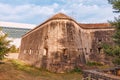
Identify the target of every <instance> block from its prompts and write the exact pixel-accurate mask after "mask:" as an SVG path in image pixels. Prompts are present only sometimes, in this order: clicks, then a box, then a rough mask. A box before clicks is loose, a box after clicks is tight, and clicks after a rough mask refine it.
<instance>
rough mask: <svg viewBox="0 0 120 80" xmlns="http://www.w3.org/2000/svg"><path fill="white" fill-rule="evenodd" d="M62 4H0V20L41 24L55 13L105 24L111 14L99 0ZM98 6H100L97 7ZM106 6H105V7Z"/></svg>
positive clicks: (112, 16)
mask: <svg viewBox="0 0 120 80" xmlns="http://www.w3.org/2000/svg"><path fill="white" fill-rule="evenodd" d="M61 1H63V2H64V4H59V3H54V4H52V5H43V6H40V5H35V4H26V5H25V4H24V5H17V6H13V5H10V4H3V3H0V9H1V10H0V20H3V21H17V22H29V23H35V24H38V23H41V22H43V20H47V18H48V17H50V16H52V15H53V14H55V13H57V12H63V13H66V14H68V15H70V16H72V17H73V18H75V19H76V20H77V21H78V22H88V23H89V22H107V20H112V19H113V18H114V16H117V14H113V12H112V11H113V10H112V7H111V5H109V4H108V3H107V1H106V2H105V3H103V2H101V0H76V1H75V0H61ZM99 4H100V5H99ZM106 4H107V5H106Z"/></svg>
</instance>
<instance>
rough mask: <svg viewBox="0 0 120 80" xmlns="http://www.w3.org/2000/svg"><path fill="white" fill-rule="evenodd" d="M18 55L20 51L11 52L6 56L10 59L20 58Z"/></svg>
mask: <svg viewBox="0 0 120 80" xmlns="http://www.w3.org/2000/svg"><path fill="white" fill-rule="evenodd" d="M18 55H19V53H9V54H8V55H7V56H6V58H9V59H18Z"/></svg>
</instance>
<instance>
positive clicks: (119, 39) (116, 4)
mask: <svg viewBox="0 0 120 80" xmlns="http://www.w3.org/2000/svg"><path fill="white" fill-rule="evenodd" d="M108 1H109V3H110V4H112V7H113V9H114V10H115V11H114V12H115V13H120V0H108ZM110 23H111V24H112V26H115V29H116V30H115V34H114V36H113V40H114V42H115V43H116V44H117V45H118V46H119V47H120V16H118V17H115V20H114V21H111V22H110Z"/></svg>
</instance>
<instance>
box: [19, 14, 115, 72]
mask: <svg viewBox="0 0 120 80" xmlns="http://www.w3.org/2000/svg"><path fill="white" fill-rule="evenodd" d="M113 32H114V28H113V27H112V26H111V25H110V24H108V23H96V24H83V23H78V22H76V21H75V20H73V19H72V18H71V17H69V16H66V15H65V14H62V13H59V14H56V15H54V16H53V17H52V18H50V19H48V20H47V21H45V22H44V23H42V24H40V25H38V26H37V27H36V28H34V29H32V30H31V31H29V32H28V33H26V34H25V35H24V36H22V42H21V47H20V55H19V59H21V60H24V61H26V62H28V63H30V64H31V65H34V66H37V67H41V68H45V69H47V70H49V71H53V72H59V73H60V72H65V71H70V70H72V69H75V68H77V67H81V66H83V65H84V64H85V63H86V62H87V61H90V60H93V61H100V60H101V58H100V54H102V53H103V50H102V44H105V43H108V44H113V41H112V38H111V36H112V34H113Z"/></svg>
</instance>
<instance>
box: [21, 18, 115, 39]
mask: <svg viewBox="0 0 120 80" xmlns="http://www.w3.org/2000/svg"><path fill="white" fill-rule="evenodd" d="M61 19H64V20H71V21H73V22H75V23H76V24H77V25H78V26H79V27H81V28H82V29H86V30H89V29H113V28H114V27H104V28H87V27H86V28H85V27H83V26H81V25H80V24H79V23H77V22H76V21H75V20H73V19H72V18H50V19H48V20H46V21H45V22H43V23H41V24H40V25H38V26H36V27H35V28H34V29H32V30H30V31H29V32H27V33H26V34H25V35H23V36H22V37H25V36H26V35H27V34H29V33H31V32H33V31H34V30H36V29H38V28H40V26H42V25H44V24H46V23H48V22H49V21H51V20H61Z"/></svg>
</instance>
